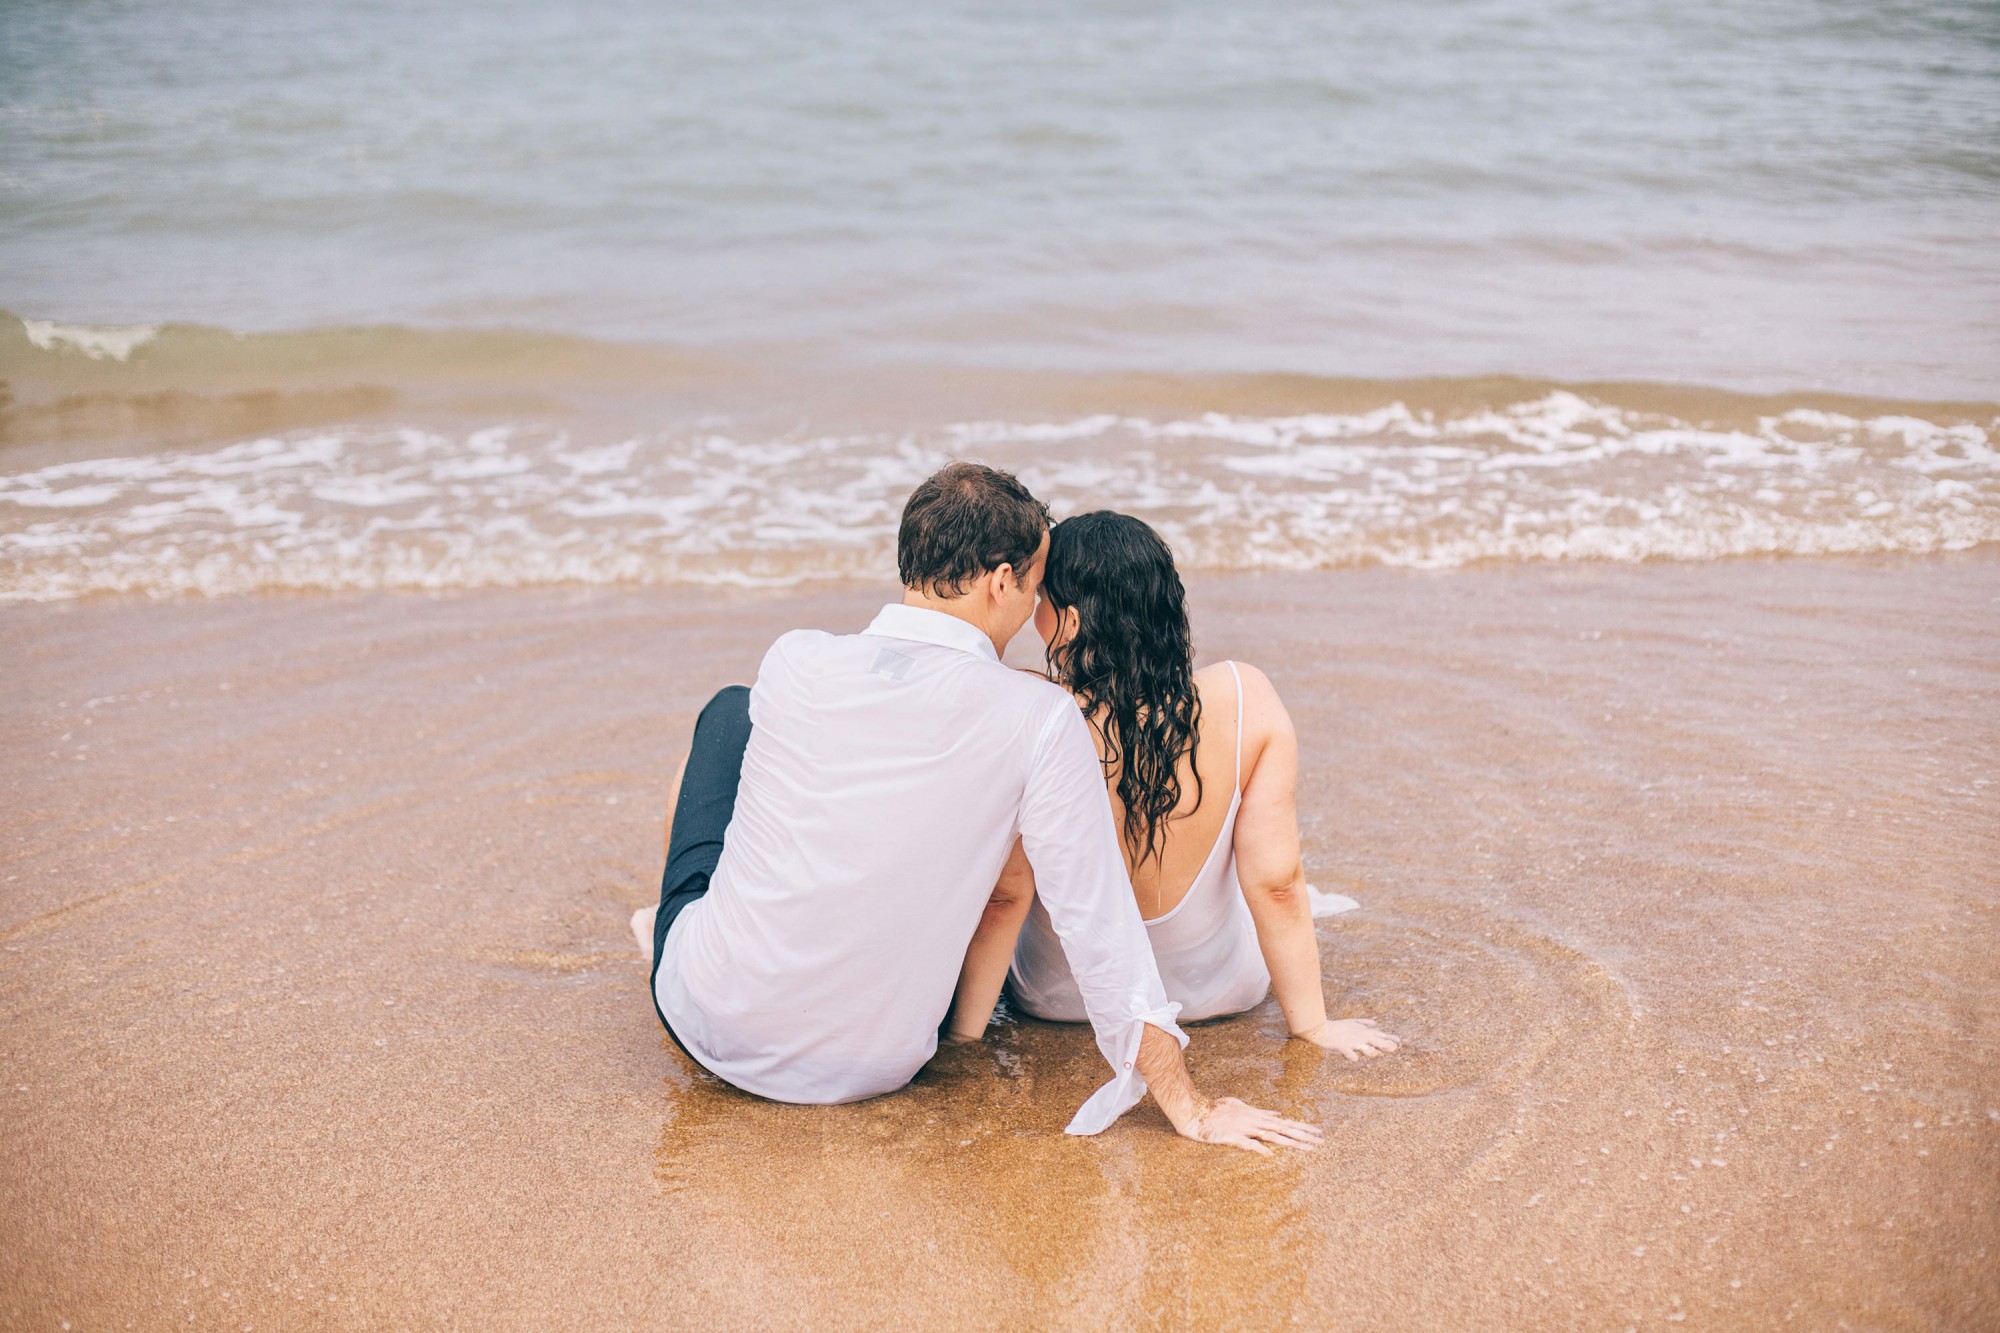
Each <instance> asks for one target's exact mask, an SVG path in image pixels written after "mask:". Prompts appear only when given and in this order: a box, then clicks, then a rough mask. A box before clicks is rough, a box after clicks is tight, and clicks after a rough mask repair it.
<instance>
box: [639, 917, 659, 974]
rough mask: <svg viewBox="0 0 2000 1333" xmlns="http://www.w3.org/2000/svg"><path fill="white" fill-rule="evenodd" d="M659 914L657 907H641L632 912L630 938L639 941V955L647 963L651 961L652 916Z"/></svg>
mask: <svg viewBox="0 0 2000 1333" xmlns="http://www.w3.org/2000/svg"><path fill="white" fill-rule="evenodd" d="M659 914H660V909H659V908H657V907H642V908H640V909H639V910H638V911H636V912H634V913H632V938H633V939H635V940H637V941H639V956H640V957H641V958H644V959H645V960H646V961H647V962H649V963H650V962H652V961H653V918H654V917H657V916H658V915H659Z"/></svg>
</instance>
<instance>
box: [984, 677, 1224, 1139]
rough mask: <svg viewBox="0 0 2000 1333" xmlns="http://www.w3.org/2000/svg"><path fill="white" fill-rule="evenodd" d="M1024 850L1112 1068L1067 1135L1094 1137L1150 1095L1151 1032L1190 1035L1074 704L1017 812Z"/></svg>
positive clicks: (1055, 724)
mask: <svg viewBox="0 0 2000 1333" xmlns="http://www.w3.org/2000/svg"><path fill="white" fill-rule="evenodd" d="M1021 847H1022V850H1023V851H1024V852H1026V853H1027V857H1028V862H1029V864H1030V865H1032V866H1033V867H1034V868H1035V894H1036V896H1037V897H1039V898H1040V899H1041V901H1042V906H1043V908H1044V909H1045V910H1046V911H1047V912H1048V914H1049V923H1050V924H1051V925H1052V926H1054V927H1055V932H1056V935H1057V937H1058V938H1059V939H1060V940H1061V941H1062V948H1063V956H1064V957H1065V958H1066V959H1067V960H1068V961H1069V970H1070V974H1071V975H1072V976H1074V977H1075V978H1076V986H1077V989H1078V990H1079V991H1080V992H1082V995H1083V1008H1084V1012H1085V1013H1086V1014H1088V1015H1089V1017H1090V1026H1091V1027H1092V1029H1093V1030H1094V1031H1095V1032H1096V1034H1097V1049H1098V1050H1099V1051H1101V1052H1103V1055H1104V1059H1105V1060H1106V1062H1107V1063H1109V1064H1110V1066H1111V1081H1110V1082H1109V1083H1106V1084H1105V1085H1104V1086H1103V1087H1101V1088H1099V1089H1098V1090H1097V1091H1096V1092H1095V1093H1093V1094H1092V1095H1091V1097H1090V1100H1088V1101H1086V1102H1085V1103H1084V1104H1083V1106H1082V1108H1081V1109H1080V1110H1078V1111H1077V1113H1076V1116H1075V1118H1074V1119H1072V1120H1071V1121H1070V1123H1069V1130H1068V1132H1069V1133H1071V1134H1095V1133H1097V1132H1098V1131H1100V1130H1103V1129H1105V1128H1107V1127H1109V1126H1110V1124H1111V1122H1112V1121H1114V1120H1116V1119H1117V1118H1118V1117H1119V1116H1121V1115H1123V1114H1124V1113H1125V1112H1126V1111H1128V1110H1130V1109H1131V1108H1132V1107H1133V1106H1135V1105H1137V1104H1138V1101H1139V1099H1140V1098H1141V1097H1143V1096H1145V1095H1146V1080H1145V1078H1144V1077H1143V1076H1141V1075H1140V1073H1139V1070H1138V1059H1139V1037H1140V1034H1141V1032H1142V1031H1143V1029H1144V1027H1145V1025H1146V1024H1148V1023H1151V1024H1152V1025H1153V1026H1154V1027H1157V1028H1159V1029H1161V1030H1162V1031H1164V1032H1170V1033H1172V1034H1173V1036H1174V1038H1175V1039H1176V1040H1177V1041H1179V1042H1180V1044H1181V1045H1182V1046H1186V1045H1187V1035H1186V1034H1185V1033H1183V1032H1182V1031H1181V1030H1180V1027H1179V1025H1178V1024H1176V1023H1175V1022H1174V1019H1175V1018H1176V1017H1177V1016H1178V1015H1179V1014H1180V1008H1181V1007H1180V1006H1179V1005H1178V1004H1173V1003H1170V1002H1169V1001H1168V1000H1167V993H1166V990H1165V988H1164V987H1162V986H1161V984H1160V970H1159V967H1158V966H1157V965H1156V964H1155V963H1154V961H1153V946H1152V943H1151V941H1150V940H1148V939H1147V937H1146V926H1145V922H1143V921H1142V920H1141V919H1140V917H1139V904H1138V903H1137V901H1135V900H1134V899H1133V897H1132V884H1131V881H1130V879H1129V878H1127V876H1126V874H1125V858H1124V856H1123V855H1122V854H1121V853H1120V852H1119V850H1118V833H1117V830H1116V829H1115V828H1114V827H1113V826H1112V822H1111V802H1110V801H1109V800H1108V799H1107V798H1106V796H1105V792H1104V773H1103V770H1102V769H1101V768H1100V767H1099V765H1098V760H1097V748H1096V747H1095V746H1094V745H1092V744H1091V740H1090V730H1089V727H1088V726H1087V725H1086V724H1085V722H1084V720H1083V714H1082V713H1080V712H1078V711H1077V709H1076V707H1075V706H1074V705H1073V704H1071V703H1070V701H1069V700H1068V699H1063V700H1061V701H1060V704H1059V707H1058V711H1057V712H1056V714H1055V715H1054V716H1052V717H1051V718H1050V720H1049V723H1048V724H1047V725H1046V726H1045V727H1043V729H1042V735H1041V739H1040V740H1039V742H1037V744H1036V747H1035V759H1034V764H1033V766H1032V767H1031V768H1030V769H1029V772H1028V788H1027V792H1026V794H1025V795H1024V797H1023V798H1022V803H1021Z"/></svg>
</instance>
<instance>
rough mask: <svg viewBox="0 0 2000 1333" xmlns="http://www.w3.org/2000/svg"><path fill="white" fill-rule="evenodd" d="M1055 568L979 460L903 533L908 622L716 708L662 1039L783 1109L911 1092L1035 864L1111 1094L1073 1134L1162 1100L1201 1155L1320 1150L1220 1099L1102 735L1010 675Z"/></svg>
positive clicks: (1038, 519)
mask: <svg viewBox="0 0 2000 1333" xmlns="http://www.w3.org/2000/svg"><path fill="white" fill-rule="evenodd" d="M1048 543H1049V537H1048V510H1047V509H1046V507H1044V506H1043V505H1042V504H1041V503H1040V502H1039V501H1037V500H1036V499H1035V498H1034V497H1033V496H1032V495H1030V494H1029V493H1028V491H1027V489H1026V488H1025V487H1023V486H1022V485H1021V483H1020V482H1019V481H1017V480H1015V478H1013V477H1012V476H1010V475H1008V474H1007V473H1004V472H998V471H995V470H993V469H991V468H986V467H981V466H979V465H977V464H972V463H954V464H952V465H950V466H949V467H946V468H945V469H943V470H942V471H940V472H939V473H937V475H935V476H933V477H931V478H930V479H929V480H928V481H926V482H924V483H923V484H922V485H920V486H919V487H917V489H916V491H915V492H914V493H913V494H912V495H911V496H910V500H909V503H908V505H907V506H906V507H905V508H904V511H903V521H902V527H901V531H900V532H899V534H898V540H897V565H898V568H899V570H900V573H901V575H902V580H903V587H904V593H903V600H902V602H901V604H900V605H890V606H886V607H884V608H883V609H882V612H881V614H880V615H878V616H877V617H876V618H875V620H874V623H872V624H871V625H869V627H868V628H867V629H866V630H864V631H863V632H862V633H860V634H855V635H832V634H826V633H822V632H819V631H814V630H798V631H795V632H793V633H790V634H787V635H785V636H784V637H782V638H780V639H779V640H778V641H777V643H775V644H773V645H772V647H771V649H770V651H769V652H768V653H766V654H765V656H764V661H763V665H762V666H761V667H760V668H759V670H758V673H757V683H756V685H755V686H754V688H751V689H748V690H746V689H744V688H743V687H742V686H732V687H730V688H729V689H726V690H723V691H722V692H721V693H719V694H717V695H716V696H715V698H714V699H713V700H712V701H710V703H709V704H708V706H707V707H706V708H705V709H703V710H702V714H701V717H700V719H699V721H698V722H697V723H696V725H695V734H694V740H693V743H692V745H691V747H690V751H689V754H688V759H687V763H686V765H685V767H684V769H683V771H682V777H681V782H680V791H679V794H678V796H677V798H676V800H675V802H674V812H673V815H672V823H671V825H670V830H669V838H668V852H667V868H666V874H665V875H664V877H663V878H662V881H661V886H660V906H659V908H658V909H657V914H656V915H655V917H654V920H653V922H652V930H651V937H652V945H653V959H654V962H653V998H654V1006H655V1008H656V1009H657V1011H658V1013H659V1015H660V1021H661V1022H662V1023H664V1024H665V1025H666V1027H667V1031H668V1032H669V1034H671V1035H672V1037H673V1038H674V1040H675V1041H676V1042H678V1043H679V1044H680V1046H681V1048H682V1049H683V1050H684V1051H686V1052H687V1053H688V1055H689V1056H690V1057H691V1058H692V1059H693V1060H694V1061H695V1062H696V1063H698V1064H700V1065H701V1066H702V1067H703V1068H705V1069H707V1070H709V1071H710V1072H712V1073H714V1074H715V1075H717V1076H718V1077H720V1078H722V1079H725V1080H727V1081H728V1082H730V1083H732V1084H734V1085H736V1086H737V1087H739V1088H742V1089H744V1090H745V1091H748V1092H753V1093H757V1094H758V1095H760V1096H764V1097H769V1098H772V1099H774V1100H778V1101H787V1102H810V1103H829V1102H845V1101H857V1100H860V1099H861V1098H864V1097H873V1096H876V1095H878V1094H880V1093H885V1092H890V1091H893V1090H894V1089H896V1088H900V1087H902V1086H903V1085H904V1084H905V1083H907V1082H909V1080H910V1078H911V1077H912V1076H913V1075H914V1074H915V1073H916V1072H917V1070H918V1069H920V1068H922V1067H923V1065H924V1064H925V1062H926V1061H928V1060H929V1059H930V1058H931V1056H932V1055H933V1054H934V1053H935V1051H936V1049H937V1032H938V1027H939V1025H940V1024H941V1023H942V1021H943V1019H944V1017H945V1014H946V1011H947V1010H948V1009H949V1007H950V1004H951V1000H952V993H953V990H954V987H955V985H956V982H957V980H958V974H959V966H960V963H961V962H962V960H963V959H964V957H965V952H966V948H967V945H968V944H969V943H970V941H971V939H972V936H973V932H974V930H975V928H976V927H977V925H978V923H979V920H980V917H981V915H982V913H983V912H984V911H985V910H986V907H987V904H988V900H989V898H990V897H992V895H993V894H994V892H995V889H996V886H997V885H1000V884H1001V883H1002V880H1003V875H1002V872H1003V870H1004V869H1006V868H1007V867H1008V866H1009V865H1010V864H1017V863H1018V858H1022V857H1025V859H1026V862H1027V863H1028V864H1030V865H1032V866H1033V868H1034V881H1035V885H1036V891H1037V893H1038V894H1039V895H1040V898H1041V901H1042V903H1043V905H1044V907H1045V908H1046V909H1047V911H1048V913H1049V917H1050V919H1051V921H1052V922H1053V924H1054V926H1055V929H1056V933H1057V935H1058V936H1059V937H1060V939H1061V941H1062V945H1063V949H1064V952H1065V954H1066V956H1067V957H1068V960H1069V963H1070V968H1071V971H1072V972H1073V973H1074V975H1075V977H1076V979H1077V982H1078V985H1079V987H1080V988H1081V989H1082V991H1083V995H1084V1002H1085V1008H1086V1011H1087V1012H1088V1014H1089V1016H1090V1021H1091V1025H1092V1027H1093V1028H1094V1029H1095V1031H1096V1035H1097V1046H1098V1049H1099V1050H1100V1051H1101V1052H1102V1053H1103V1055H1104V1058H1105V1060H1106V1061H1107V1062H1108V1063H1109V1065H1110V1067H1111V1073H1112V1078H1111V1081H1110V1082H1108V1083H1106V1084H1105V1085H1104V1086H1103V1087H1101V1088H1099V1089H1098V1090H1097V1092H1096V1093H1095V1094H1094V1095H1092V1096H1091V1098H1090V1099H1089V1100H1088V1101H1087V1102H1085V1103H1084V1105H1083V1107H1082V1108H1081V1109H1080V1110H1079V1111H1078V1112H1077V1113H1076V1116H1075V1118H1074V1119H1073V1120H1072V1121H1071V1123H1070V1125H1069V1132H1070V1133H1072V1134H1095V1133H1097V1132H1098V1131H1099V1130H1102V1129H1104V1128H1105V1127H1106V1126H1108V1125H1109V1124H1111V1122H1112V1121H1113V1120H1115V1119H1117V1118H1118V1116H1119V1115H1121V1114H1123V1113H1124V1111H1126V1110H1127V1109H1128V1108H1129V1107H1131V1106H1132V1105H1134V1104H1135V1103H1136V1102H1138V1100H1139V1099H1140V1098H1141V1097H1142V1096H1144V1095H1145V1093H1146V1092H1148V1091H1151V1093H1152V1094H1153V1098H1154V1100H1155V1101H1156V1102H1158V1103H1159V1105H1160V1109H1161V1110H1163V1111H1164V1112H1165V1113H1166V1115H1167V1118H1168V1119H1169V1120H1170V1121H1172V1122H1173V1125H1174V1128H1175V1129H1176V1130H1178V1131H1179V1132H1180V1133H1181V1134H1183V1135H1186V1136H1187V1137H1189V1138H1192V1139H1196V1140H1199V1141H1202V1142H1207V1143H1226V1144H1233V1145H1235V1146H1238V1147H1243V1148H1248V1149H1250V1150H1252V1151H1255V1152H1262V1153H1268V1152H1269V1151H1270V1148H1269V1147H1267V1146H1266V1145H1268V1144H1285V1145H1288V1146H1291V1147H1300V1148H1309V1147H1313V1146H1315V1145H1316V1144H1317V1143H1318V1142H1319V1141H1320V1137H1321V1136H1320V1132H1319V1131H1318V1130H1317V1129H1316V1128H1314V1127H1313V1126H1311V1125H1306V1124H1301V1123H1299V1122H1297V1121H1292V1120H1287V1119H1284V1118H1283V1117H1281V1116H1278V1115H1276V1114H1274V1113H1272V1112H1269V1111H1263V1110H1259V1109H1257V1108H1256V1107H1252V1106H1249V1105H1246V1104H1245V1103H1243V1102H1241V1101H1238V1100H1236V1099H1235V1098H1223V1099H1221V1100H1219V1101H1210V1100H1209V1099H1207V1098H1205V1097H1203V1096H1202V1095H1201V1094H1200V1093H1198V1092H1197V1091H1196V1090H1195V1088H1194V1086H1193V1084H1192V1082H1191V1081H1190V1080H1189V1078H1188V1073H1187V1066H1186V1064H1185V1063H1184V1062H1183V1060H1182V1055H1181V1047H1182V1046H1183V1045H1185V1043H1186V1041H1187V1038H1186V1037H1185V1036H1184V1035H1183V1034H1182V1033H1181V1030H1180V1028H1179V1027H1178V1026H1177V1025H1176V1024H1175V1022H1174V1018H1175V1015H1176V1013H1177V1012H1178V1010H1179V1006H1177V1005H1174V1004H1170V1003H1169V1002H1168V1001H1167V998H1166V994H1165V992H1164V991H1163V990H1162V989H1161V986H1160V978H1159V973H1158V972H1157V970H1156V969H1155V967H1154V964H1153V955H1152V949H1151V946H1150V945H1149V944H1148V942H1147V938H1146V932H1145V927H1144V925H1143V924H1142V923H1141V921H1140V919H1139V911H1138V906H1137V904H1136V902H1135V901H1134V899H1133V897H1132V891H1131V887H1130V885H1129V884H1128V883H1127V880H1126V876H1125V867H1124V861H1123V859H1122V857H1121V856H1120V853H1119V850H1118V842H1117V835H1116V833H1115V832H1114V830H1113V827H1112V820H1111V810H1110V805H1109V802H1108V801H1107V800H1106V799H1105V794H1104V781H1103V777H1102V775H1101V773H1100V771H1099V767H1098V759H1097V751H1096V748H1095V746H1094V745H1093V744H1092V743H1091V739H1090V735H1089V732H1088V730H1087V728H1086V724H1085V723H1084V720H1083V717H1082V715H1081V714H1080V713H1079V712H1078V710H1077V708H1076V705H1075V703H1074V702H1073V701H1072V700H1071V699H1070V697H1069V695H1068V694H1066V693H1065V692H1064V691H1062V690H1061V689H1059V688H1057V687H1056V686H1054V685H1052V684H1050V683H1049V682H1047V681H1045V680H1041V679H1039V678H1038V677H1035V676H1032V675H1029V674H1026V673H1022V672H1018V671H1013V670H1010V669H1009V668H1007V667H1005V666H1002V665H1001V663H1000V654H1001V652H1002V651H1003V650H1004V649H1005V647H1006V645H1007V642H1008V640H1010V639H1012V638H1013V637H1014V634H1015V633H1016V632H1017V631H1018V630H1019V629H1020V628H1021V626H1022V625H1023V624H1024V623H1026V621H1027V619H1028V616H1029V615H1030V614H1031V613H1032V612H1033V610H1034V606H1035V595H1036V590H1037V588H1038V586H1039V585H1040V581H1041V564H1042V560H1043V557H1044V556H1045V554H1046V553H1047V550H1048ZM643 916H644V914H643V913H641V914H640V919H635V921H634V925H635V928H640V929H643V924H642V919H643Z"/></svg>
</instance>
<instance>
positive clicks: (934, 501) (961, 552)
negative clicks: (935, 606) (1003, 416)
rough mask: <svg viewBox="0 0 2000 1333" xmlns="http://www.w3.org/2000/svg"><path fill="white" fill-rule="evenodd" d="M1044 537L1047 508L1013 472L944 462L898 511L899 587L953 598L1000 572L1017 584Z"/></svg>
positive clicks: (897, 568) (897, 555)
mask: <svg viewBox="0 0 2000 1333" xmlns="http://www.w3.org/2000/svg"><path fill="white" fill-rule="evenodd" d="M1048 530H1049V507H1048V506H1047V505H1045V504H1043V503H1042V502H1041V501H1040V500H1037V499H1036V498H1035V497H1034V496H1032V495H1030V494H1029V493H1028V488H1027V487H1026V486H1023V485H1022V484H1021V483H1020V480H1019V479H1018V478H1016V477H1015V476H1014V474H1013V473H1011V472H1002V471H1000V470H999V469H998V468H990V467H987V466H985V465H984V464H982V463H947V464H946V465H945V466H944V467H942V468H939V469H938V470H937V471H936V472H934V473H932V474H931V476H930V477H928V478H926V479H925V480H924V482H923V483H922V484H921V485H919V486H918V487H917V489H915V490H914V491H911V492H910V499H909V502H908V503H907V504H905V505H904V506H903V524H902V527H901V528H900V529H898V531H897V533H896V572H897V573H898V574H900V575H901V576H902V579H903V586H904V587H906V588H915V589H916V590H917V591H919V592H923V593H929V594H930V595H931V596H933V597H957V596H959V595H961V594H962V593H964V592H965V588H966V585H967V584H969V583H971V582H973V581H974V580H975V579H977V578H979V576H980V575H982V574H990V573H992V572H993V571H994V570H996V569H998V568H1000V566H1002V565H1010V566H1012V567H1013V570H1014V574H1015V577H1017V578H1018V577H1019V576H1020V574H1021V572H1022V570H1023V569H1024V568H1025V567H1026V566H1027V565H1028V563H1029V562H1030V561H1032V560H1033V559H1034V558H1035V552H1037V551H1039V550H1040V549H1041V546H1042V535H1043V534H1044V533H1046V532H1047V531H1048Z"/></svg>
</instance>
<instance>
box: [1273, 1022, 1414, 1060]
mask: <svg viewBox="0 0 2000 1333" xmlns="http://www.w3.org/2000/svg"><path fill="white" fill-rule="evenodd" d="M1293 1035H1294V1036H1297V1037H1298V1038H1300V1039H1301V1040H1303V1041H1309V1042H1311V1043H1312V1044H1313V1045H1315V1046H1317V1047H1319V1048H1320V1049H1321V1050H1325V1051H1338V1052H1340V1054H1342V1055H1344V1056H1346V1057H1347V1058H1348V1059H1350V1060H1360V1059H1362V1058H1364V1057H1372V1056H1377V1055H1387V1054H1388V1053H1389V1052H1391V1051H1393V1050H1395V1049H1396V1048H1397V1047H1398V1046H1400V1045H1402V1044H1403V1039H1402V1038H1401V1037H1398V1036H1395V1035H1394V1034H1392V1033H1388V1032H1384V1031H1383V1030H1382V1029H1381V1028H1378V1027H1376V1026H1375V1024H1374V1022H1373V1020H1371V1019H1366V1018H1343V1019H1340V1020H1339V1021H1337V1022H1336V1021H1335V1020H1333V1019H1328V1020H1327V1021H1326V1022H1324V1023H1322V1024H1320V1025H1319V1026H1318V1027H1316V1028H1314V1029H1313V1030H1312V1031H1311V1032H1299V1033H1294V1034H1293Z"/></svg>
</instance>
